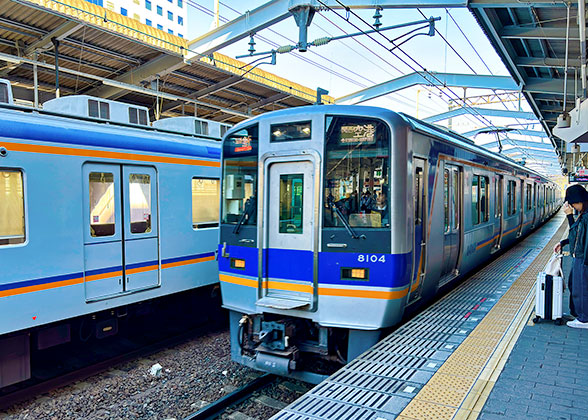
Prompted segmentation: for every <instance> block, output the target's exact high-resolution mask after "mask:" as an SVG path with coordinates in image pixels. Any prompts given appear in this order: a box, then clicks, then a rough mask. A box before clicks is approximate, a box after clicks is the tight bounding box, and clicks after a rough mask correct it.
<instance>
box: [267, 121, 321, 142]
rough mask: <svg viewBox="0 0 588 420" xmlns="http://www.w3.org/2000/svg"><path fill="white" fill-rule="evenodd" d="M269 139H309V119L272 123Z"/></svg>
mask: <svg viewBox="0 0 588 420" xmlns="http://www.w3.org/2000/svg"><path fill="white" fill-rule="evenodd" d="M270 133H271V137H270V141H272V142H274V141H290V140H310V138H311V134H312V133H311V131H310V121H304V122H295V123H287V124H272V126H271V127H270Z"/></svg>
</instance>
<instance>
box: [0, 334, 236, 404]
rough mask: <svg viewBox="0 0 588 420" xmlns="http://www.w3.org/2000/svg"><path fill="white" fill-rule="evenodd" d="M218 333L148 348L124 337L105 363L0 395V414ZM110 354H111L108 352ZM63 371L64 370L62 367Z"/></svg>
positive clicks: (167, 339)
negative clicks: (2, 411)
mask: <svg viewBox="0 0 588 420" xmlns="http://www.w3.org/2000/svg"><path fill="white" fill-rule="evenodd" d="M221 329H226V328H225V327H224V326H223V327H221V326H219V325H213V326H210V325H206V326H198V327H195V328H191V329H189V330H187V331H182V332H180V333H177V334H174V335H172V336H169V335H168V336H166V337H163V338H161V339H158V340H156V341H154V342H151V343H149V344H141V343H134V342H133V341H132V340H129V339H126V337H123V338H122V339H123V341H125V343H124V345H125V347H129V348H128V349H126V350H124V351H122V352H120V353H118V354H116V355H114V356H110V357H107V358H106V359H103V360H99V361H96V362H89V363H88V364H86V365H84V366H82V367H79V368H72V370H70V371H67V372H66V373H58V374H55V376H54V377H50V378H49V379H46V380H40V381H38V382H36V383H33V384H31V385H22V386H21V387H18V388H16V389H15V390H14V391H12V392H11V391H10V390H7V391H5V392H4V393H3V394H1V395H0V410H5V409H7V408H10V407H11V406H14V405H16V404H18V403H22V402H24V401H27V400H30V399H32V398H34V397H36V396H38V395H41V394H44V393H47V392H50V391H52V390H55V389H57V388H61V387H64V386H66V385H69V384H72V383H74V382H77V381H82V380H85V379H88V378H90V377H92V376H94V375H97V374H99V373H101V372H104V371H106V370H108V369H110V368H112V367H113V366H116V365H119V364H122V363H125V362H129V361H132V360H135V359H140V358H145V357H147V356H149V355H151V354H153V353H157V352H159V351H162V350H164V349H166V348H169V347H174V346H177V345H179V344H181V343H183V342H186V341H188V340H191V339H194V338H196V337H198V336H201V335H203V334H206V333H208V332H213V331H220V330H221ZM109 351H113V350H112V349H110V350H109ZM67 357H68V354H63V359H67ZM78 363H79V362H78ZM62 369H64V368H63V367H62ZM65 369H67V368H65ZM46 375H47V376H51V375H52V374H51V373H48V374H46Z"/></svg>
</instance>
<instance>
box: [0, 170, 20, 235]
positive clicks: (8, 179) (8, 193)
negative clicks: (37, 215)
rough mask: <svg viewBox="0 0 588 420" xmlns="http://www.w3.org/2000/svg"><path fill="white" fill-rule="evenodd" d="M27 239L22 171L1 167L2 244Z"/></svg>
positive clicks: (0, 220) (0, 227)
mask: <svg viewBox="0 0 588 420" xmlns="http://www.w3.org/2000/svg"><path fill="white" fill-rule="evenodd" d="M24 241H25V218H24V192H23V183H22V172H21V171H19V170H11V169H0V245H14V244H21V243H23V242H24Z"/></svg>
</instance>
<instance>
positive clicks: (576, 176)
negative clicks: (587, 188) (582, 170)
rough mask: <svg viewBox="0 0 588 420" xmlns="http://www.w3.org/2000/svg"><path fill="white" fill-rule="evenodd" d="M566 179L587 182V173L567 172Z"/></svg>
mask: <svg viewBox="0 0 588 420" xmlns="http://www.w3.org/2000/svg"><path fill="white" fill-rule="evenodd" d="M568 181H569V182H570V183H572V182H582V183H588V174H582V175H580V174H577V173H576V174H569V175H568Z"/></svg>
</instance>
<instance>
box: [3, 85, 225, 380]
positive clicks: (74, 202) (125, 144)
mask: <svg viewBox="0 0 588 420" xmlns="http://www.w3.org/2000/svg"><path fill="white" fill-rule="evenodd" d="M180 121H181V122H183V123H184V125H186V122H187V123H189V124H191V125H192V127H193V131H192V134H191V135H184V134H179V133H173V132H172V131H170V129H171V128H172V126H173V124H171V123H170V122H169V121H165V123H163V122H162V124H161V126H162V127H165V129H162V128H154V127H151V126H150V124H149V121H148V114H147V109H146V108H144V107H135V106H130V105H125V104H121V103H117V102H114V101H106V100H102V99H97V98H91V97H87V96H70V97H64V98H60V99H55V100H52V101H49V102H46V103H45V104H44V109H43V111H38V110H33V109H29V108H24V107H18V106H14V105H10V104H9V105H3V106H2V107H1V109H0V267H1V269H0V270H1V275H0V349H2V350H1V351H0V388H2V387H5V386H7V385H10V384H13V383H16V382H20V381H23V380H26V379H28V378H29V376H30V374H31V372H30V369H31V368H30V358H31V352H34V353H36V352H38V351H39V350H42V349H45V348H47V347H51V346H55V345H58V344H62V343H65V342H68V341H70V340H71V339H72V337H78V336H79V335H86V334H90V335H91V334H93V333H95V334H96V335H98V336H99V337H104V336H108V335H109V334H112V333H114V332H116V330H117V319H118V317H119V316H121V315H124V314H126V313H128V311H129V310H130V308H133V307H134V306H136V304H138V303H141V302H147V301H150V302H152V301H153V300H154V299H158V298H161V297H162V296H169V295H172V294H178V293H180V292H188V291H193V290H195V289H204V288H207V287H208V288H214V287H216V285H217V283H218V274H217V266H216V262H215V261H214V260H215V250H216V244H217V243H218V202H219V192H220V189H219V183H220V180H219V178H220V161H219V159H220V142H219V140H220V133H219V132H218V131H219V130H220V129H221V127H219V126H218V124H219V123H214V122H206V121H203V120H199V119H195V118H189V117H181V120H180ZM189 124H188V125H189ZM214 124H217V126H214ZM156 125H157V124H155V123H154V126H156ZM213 126H214V127H215V128H216V130H217V132H216V133H214V134H215V136H209V135H205V134H201V133H206V132H207V130H208V132H212V131H213V130H212V128H213ZM80 317H82V318H84V317H85V318H84V319H87V320H88V321H89V323H90V324H91V327H90V332H89V333H87V332H83V333H81V332H78V331H77V330H75V328H76V325H77V324H76V323H75V322H74V321H73V320H79V319H80ZM84 325H85V328H86V329H87V328H88V323H85V324H84ZM93 329H94V331H95V332H93Z"/></svg>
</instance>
